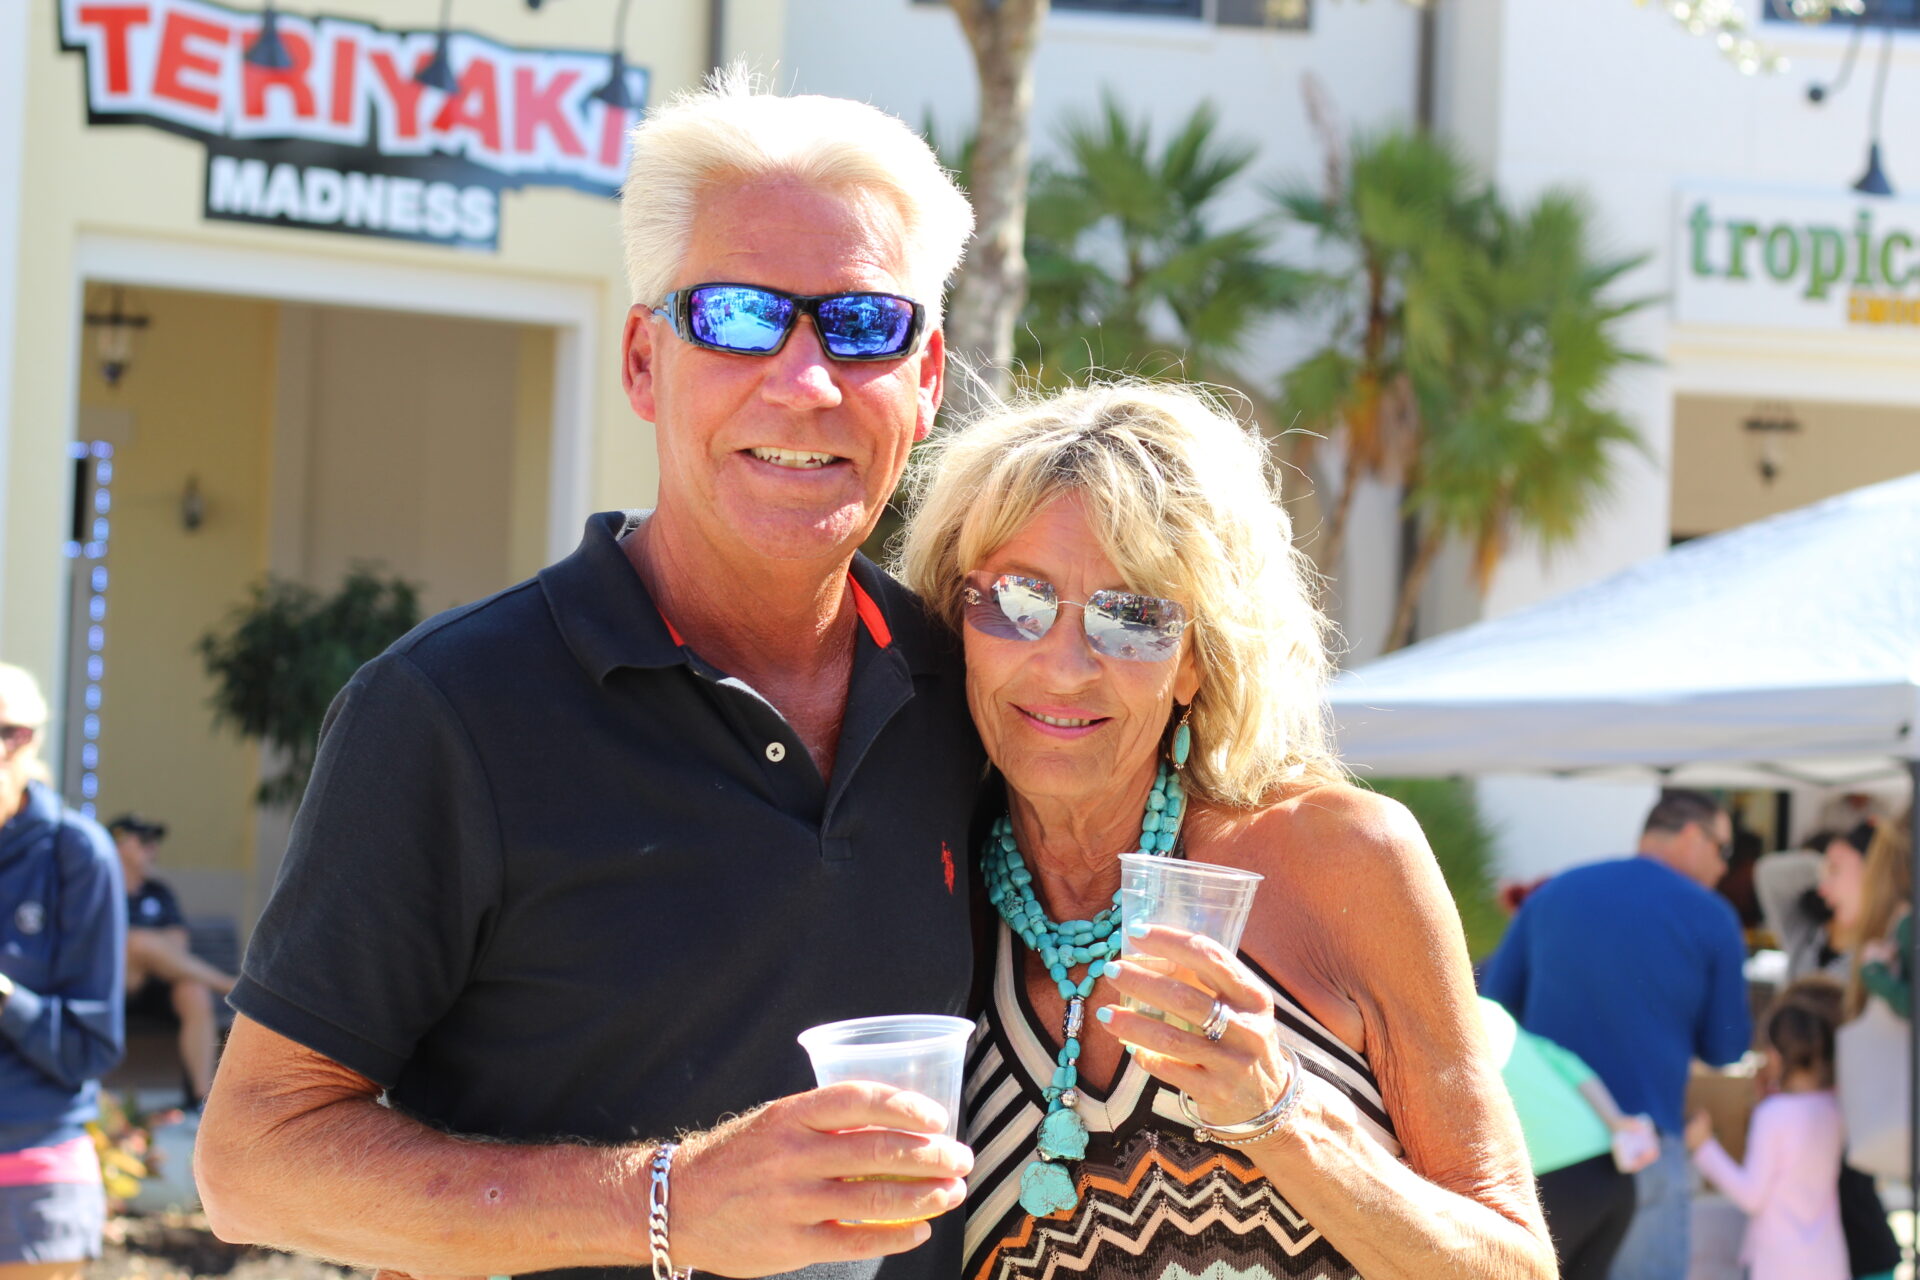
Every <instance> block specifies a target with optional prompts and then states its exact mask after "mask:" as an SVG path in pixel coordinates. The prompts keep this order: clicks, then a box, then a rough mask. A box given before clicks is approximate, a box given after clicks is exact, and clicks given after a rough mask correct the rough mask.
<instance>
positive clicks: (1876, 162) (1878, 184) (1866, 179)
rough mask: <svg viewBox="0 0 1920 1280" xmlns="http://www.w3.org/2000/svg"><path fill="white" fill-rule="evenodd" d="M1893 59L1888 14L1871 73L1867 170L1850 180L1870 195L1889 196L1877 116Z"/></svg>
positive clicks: (1882, 108)
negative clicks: (1882, 164)
mask: <svg viewBox="0 0 1920 1280" xmlns="http://www.w3.org/2000/svg"><path fill="white" fill-rule="evenodd" d="M1892 61H1893V18H1892V17H1891V15H1889V16H1888V18H1887V25H1886V31H1885V33H1884V34H1883V35H1882V36H1881V38H1880V65H1879V66H1878V67H1876V68H1875V69H1874V73H1873V114H1872V115H1871V116H1870V117H1869V124H1868V126H1867V129H1868V132H1867V171H1866V172H1865V173H1863V174H1861V175H1860V180H1859V181H1858V182H1856V183H1854V184H1853V189H1854V190H1855V191H1859V192H1863V193H1865V194H1866V195H1870V196H1890V195H1892V194H1893V183H1891V182H1889V181H1887V172H1886V170H1884V169H1882V168H1881V167H1880V119H1881V117H1882V116H1883V115H1885V113H1886V107H1887V64H1888V63H1890V62H1892Z"/></svg>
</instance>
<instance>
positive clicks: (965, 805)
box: [232, 512, 984, 1280]
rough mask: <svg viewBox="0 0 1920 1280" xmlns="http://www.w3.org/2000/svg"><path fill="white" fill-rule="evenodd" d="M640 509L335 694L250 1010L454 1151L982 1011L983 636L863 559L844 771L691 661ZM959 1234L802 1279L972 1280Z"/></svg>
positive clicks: (760, 1075) (626, 1130)
mask: <svg viewBox="0 0 1920 1280" xmlns="http://www.w3.org/2000/svg"><path fill="white" fill-rule="evenodd" d="M627 523H628V521H627V518H626V517H624V516H623V515H622V514H621V513H618V512H609V513H604V514H601V515H596V516H594V517H593V518H592V519H591V520H589V521H588V524H587V531H586V537H585V538H584V540H583V541H582V542H581V544H580V547H579V549H578V550H577V551H575V552H574V553H573V554H572V555H571V556H569V557H567V558H566V559H565V560H562V561H561V562H560V563H558V564H555V565H553V566H551V567H549V568H547V569H546V570H544V571H543V572H541V574H540V575H539V576H538V577H537V578H536V579H534V580H532V581H530V582H525V583H522V584H520V585H519V586H516V587H512V588H510V589H508V590H506V591H503V592H501V593H500V594H499V595H496V596H493V597H491V598H489V599H487V600H483V601H481V602H479V603H478V604H474V605H470V606H467V607H465V608H461V609H455V610H453V611H451V612H449V613H445V614H442V615H440V616H439V617H436V618H434V619H432V620H430V621H428V622H427V623H425V624H423V625H422V626H420V627H419V628H417V629H416V630H415V631H413V632H412V633H411V634H409V635H407V636H406V637H404V638H403V639H401V640H400V641H399V642H397V643H396V644H395V645H394V646H393V648H392V649H390V650H389V651H388V652H387V653H385V654H384V655H382V656H381V657H379V658H377V659H375V660H374V661H373V662H371V663H369V664H367V666H366V667H364V668H362V669H361V671H360V672H359V673H358V674H357V675H356V676H355V677H354V678H353V680H352V682H351V683H350V684H348V686H347V687H346V688H345V689H344V690H342V691H341V693H340V696H339V697H338V698H337V699H336V700H335V702H334V705H333V707H332V709H331V710H330V711H329V712H328V717H327V723H326V726H325V728H324V730H323V732H322V735H321V743H320V752H319V758H318V760H317V762H316V764H315V767H314V772H313V779H312V782H311V784H310V785H309V787H308V790H307V795H306V799H305V802H304V803H303V804H302V806H301V808H300V812H299V816H298V818H297V820H296V822H295V824H294V831H293V837H292V842H291V845H290V847H289V850H288V853H287V858H286V861H285V864H284V866H283V868H282V870H281V873H280V879H279V881H278V883H277V884H276V885H275V888H274V892H273V897H272V900H271V901H270V902H269V903H268V905H267V909H266V913H265V915H264V916H263V917H262V919H261V921H260V925H259V928H258V929H257V930H256V932H255V933H254V936H253V940H252V944H251V946H250V947H249V948H248V951H247V957H246V963H245V965H244V970H243V976H242V978H241V981H240V985H239V986H238V987H237V988H236V989H235V991H234V993H233V997H232V999H233V1003H234V1005H235V1006H236V1007H237V1008H239V1009H240V1010H241V1011H242V1012H244V1013H245V1014H247V1016H249V1017H251V1018H253V1019H255V1020H256V1021H258V1022H260V1023H262V1024H264V1025H266V1026H267V1027H270V1028H272V1029H273V1030H275V1031H277V1032H279V1033H280V1034H282V1035H285V1036H288V1037H290V1038H291V1039H294V1040H296V1041H299V1042H300V1043H301V1044H304V1045H306V1046H307V1047H309V1048H311V1049H314V1050H316V1051H318V1052H319V1053H322V1054H325V1055H326V1056H327V1057H329V1058H332V1059H334V1060H335V1061H337V1062H340V1063H342V1064H344V1065H346V1066H348V1067H350V1068H352V1069H353V1070H355V1071H358V1072H360V1073H361V1074H363V1075H365V1076H368V1077H369V1078H371V1079H373V1080H374V1081H376V1082H378V1083H380V1084H382V1085H384V1086H386V1088H387V1090H388V1096H389V1098H390V1100H391V1101H392V1103H393V1105H395V1106H396V1107H398V1108H400V1109H401V1110H404V1111H406V1112H408V1113H409V1114H412V1115H415V1116H418V1117H420V1118H421V1119H423V1120H426V1121H427V1122H429V1123H431V1124H434V1125H436V1126H439V1127H442V1128H444V1129H447V1130H451V1131H453V1132H457V1133H468V1134H481V1135H488V1136H494V1137H499V1138H505V1139H510V1140H519V1141H527V1142H539V1141H544V1140H549V1139H560V1138H573V1139H577V1138H586V1139H588V1140H592V1141H605V1142H609V1143H611V1142H624V1141H631V1140H634V1139H647V1138H654V1137H661V1136H668V1135H671V1134H672V1133H674V1132H675V1131H676V1130H680V1129H698V1128H706V1127H709V1126H711V1125H713V1124H715V1123H717V1122H718V1121H719V1120H721V1119H722V1118H723V1117H725V1116H727V1115H728V1114H729V1113H734V1112H739V1111H741V1110H744V1109H746V1108H748V1107H751V1106H754V1105H755V1104H757V1103H760V1102H763V1101H766V1100H768V1099H771V1098H776V1097H780V1096H783V1095H786V1094H790V1093H795V1092H799V1091H801V1090H804V1089H808V1088H811V1087H812V1085H813V1075H812V1071H811V1069H810V1067H809V1065H808V1062H807V1058H806V1055H805V1054H804V1053H803V1052H802V1051H801V1049H800V1047H799V1045H798V1044H796V1043H795V1041H794V1037H795V1036H796V1035H797V1034H798V1033H799V1032H800V1031H801V1030H803V1029H804V1028H806V1027H809V1026H812V1025H814V1024H816V1023H820V1022H827V1021H831V1020H834V1019H838V1018H852V1017H862V1016H866V1015H870V1014H881V1013H947V1014H958V1013H962V1012H964V1006H965V1004H966V998H967V987H968V978H969V965H970V941H969V931H968V876H969V870H968V868H969V861H970V860H969V859H968V858H967V856H966V853H967V845H966V842H967V838H968V821H969V817H970V815H971V811H972V805H973V800H974V794H975V790H976V786H977V784H978V781H979V778H980V775H981V771H982V766H983V759H984V757H983V755H982V753H981V750H980V746H979V742H978V740H977V738H976V737H975V736H974V733H973V729H972V726H971V723H970V721H969V719H968V716H967V708H966V698H965V692H964V689H963V686H962V672H961V667H960V661H959V654H958V646H957V644H956V643H955V642H954V641H953V640H952V639H951V638H950V637H949V636H947V635H945V634H944V633H943V632H942V630H941V629H940V628H939V627H938V626H937V625H936V624H934V623H933V622H931V621H930V620H929V619H928V618H927V617H926V615H925V614H924V613H923V612H922V610H921V608H920V606H919V604H918V601H917V600H916V598H915V597H914V596H913V595H912V594H911V593H909V592H908V591H907V590H906V589H905V588H903V587H901V586H900V585H899V584H897V583H895V582H893V581H892V580H891V579H890V578H888V577H887V576H886V575H885V574H883V573H881V572H880V571H879V570H878V569H876V568H875V567H874V566H873V565H872V564H870V563H868V562H867V561H865V560H864V559H857V560H856V561H855V563H854V567H853V580H854V584H855V587H856V590H855V593H854V594H855V598H856V601H857V602H858V603H859V605H860V609H859V613H860V617H861V625H860V627H859V629H858V637H857V640H856V650H855V655H854V662H853V674H852V679H851V685H850V688H849V696H848V703H847V712H846V717H845V721H844V724H843V727H842V729H841V735H840V744H839V749H838V755H837V757H836V762H835V766H834V775H833V778H832V779H831V781H830V782H824V783H823V782H822V780H821V778H820V775H819V772H818V770H817V769H816V768H815V767H814V764H813V760H812V757H811V756H809V755H808V754H807V750H806V747H805V746H804V744H803V743H802V742H801V741H800V739H799V737H798V736H797V735H796V734H795V733H794V731H793V729H792V728H791V727H790V726H789V725H788V724H787V723H786V721H785V720H784V719H783V718H782V717H781V716H780V714H779V713H778V712H777V711H776V710H775V709H774V708H773V706H772V705H771V704H770V703H768V702H767V701H766V700H765V699H764V698H762V697H761V696H760V695H759V694H757V693H756V692H754V691H753V690H752V689H751V688H750V687H748V686H747V685H745V684H743V683H742V682H740V681H738V680H735V679H732V678H730V677H728V676H727V675H726V674H725V673H724V672H721V671H717V670H715V669H714V668H713V667H711V666H709V665H707V664H706V663H705V662H702V661H701V660H700V658H699V657H698V655H696V654H695V653H693V652H692V651H691V650H689V649H687V648H685V647H684V646H682V645H681V644H680V643H678V641H677V638H676V637H675V635H674V634H673V633H672V631H671V628H670V627H669V626H668V625H667V624H666V623H665V622H664V621H663V620H662V618H661V616H660V614H659V612H658V611H657V610H656V609H655V607H654V606H653V604H652V602H651V600H650V598H649V597H648V595H647V592H646V589H645V587H644V586H643V584H642V583H641V581H640V578H639V576H638V575H637V574H636V573H635V572H634V571H633V568H632V566H631V565H630V564H629V563H628V562H627V559H626V557H625V556H624V554H623V553H622V551H621V549H620V546H619V544H618V541H617V539H618V537H619V535H620V534H621V532H622V531H623V529H624V528H625V527H627ZM713 589H714V590H716V591H723V590H726V589H727V584H725V583H715V584H714V588H713ZM959 1219H960V1214H959V1213H952V1214H948V1215H946V1217H945V1218H943V1219H942V1220H940V1222H939V1223H938V1224H937V1226H938V1228H939V1230H938V1231H937V1233H936V1236H935V1239H934V1241H933V1242H931V1243H930V1244H928V1245H927V1246H925V1247H923V1248H921V1249H918V1250H915V1251H914V1252H912V1253H910V1254H907V1255H904V1256H903V1257H900V1258H896V1259H889V1260H887V1261H886V1262H884V1263H864V1264H858V1265H853V1266H845V1267H820V1268H814V1269H811V1270H810V1271H808V1272H806V1273H805V1274H807V1275H809V1276H828V1275H831V1276H872V1275H876V1274H878V1275H884V1276H887V1277H900V1278H901V1280H906V1278H907V1277H918V1276H928V1277H933V1276H939V1277H941V1280H948V1278H949V1277H951V1276H953V1275H955V1274H957V1272H958V1267H959V1261H960V1259H959V1240H958V1229H959V1225H960V1222H959Z"/></svg>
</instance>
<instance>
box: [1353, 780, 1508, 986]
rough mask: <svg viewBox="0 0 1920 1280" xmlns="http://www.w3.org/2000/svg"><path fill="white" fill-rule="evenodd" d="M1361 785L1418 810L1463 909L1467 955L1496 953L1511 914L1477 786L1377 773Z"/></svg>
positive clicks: (1422, 826)
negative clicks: (1504, 905)
mask: <svg viewBox="0 0 1920 1280" xmlns="http://www.w3.org/2000/svg"><path fill="white" fill-rule="evenodd" d="M1361 785H1362V786H1365V787H1369V788H1371V789H1372V790H1374V791H1377V792H1379V793H1380V794H1381V795H1383V796H1387V797H1389V798H1391V799H1394V800H1398V801H1399V802H1400V803H1401V804H1403V805H1405V806H1407V808H1408V809H1410V810H1411V811H1412V812H1413V816H1414V817H1415V818H1416V819H1418V820H1419V823H1420V829H1421V830H1422V831H1424V832H1426V834H1427V843H1428V844H1430V845H1432V846H1433V856H1434V857H1435V858H1436V859H1437V860H1438V861H1439V863H1440V874H1441V875H1443V876H1445V877H1446V881H1447V888H1448V889H1449V890H1451V891H1452V893H1453V901H1454V905H1455V906H1456V907H1458V908H1459V911H1460V923H1461V925H1462V926H1463V927H1464V928H1465V929H1466V933H1467V954H1468V955H1470V956H1472V957H1473V959H1474V960H1475V961H1476V962H1478V961H1480V960H1483V959H1485V958H1486V957H1487V956H1489V955H1492V954H1493V949H1494V948H1495V947H1497V946H1499V945H1500V935H1501V934H1503V933H1504V932H1506V928H1507V916H1506V912H1504V911H1502V910H1501V909H1500V904H1499V903H1498V902H1497V901H1496V900H1495V897H1494V890H1495V886H1494V868H1493V830H1492V828H1490V827H1489V826H1488V825H1487V823H1486V820H1485V819H1484V818H1482V817H1481V815H1480V805H1479V803H1478V801H1477V800H1476V799H1475V797H1474V793H1473V787H1472V785H1471V784H1469V783H1467V782H1464V781H1462V780H1460V779H1458V778H1375V779H1372V780H1363V781H1362V783H1361Z"/></svg>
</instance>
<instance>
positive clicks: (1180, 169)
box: [1016, 92, 1302, 387]
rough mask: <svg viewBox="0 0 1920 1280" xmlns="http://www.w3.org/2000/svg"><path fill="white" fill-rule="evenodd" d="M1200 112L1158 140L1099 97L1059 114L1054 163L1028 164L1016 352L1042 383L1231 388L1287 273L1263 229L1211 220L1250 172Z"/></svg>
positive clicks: (1289, 282) (1243, 148)
mask: <svg viewBox="0 0 1920 1280" xmlns="http://www.w3.org/2000/svg"><path fill="white" fill-rule="evenodd" d="M1218 123H1219V114H1218V112H1217V111H1215V109H1214V108H1213V106H1212V105H1211V104H1210V103H1205V102H1203V103H1201V104H1200V105H1199V106H1198V107H1196V108H1194V110H1193V113H1192V114H1191V115H1190V116H1188V117H1187V119H1186V121H1185V122H1184V123H1183V124H1182V125H1181V126H1180V128H1179V129H1178V130H1176V131H1175V133H1174V134H1173V136H1172V137H1170V138H1168V139H1167V140H1166V141H1165V142H1164V143H1158V144H1157V143H1156V141H1155V139H1154V137H1153V131H1152V128H1151V126H1150V125H1149V124H1148V123H1147V122H1146V121H1145V120H1140V121H1134V120H1131V119H1129V118H1128V117H1127V115H1126V113H1125V112H1124V110H1123V109H1122V107H1121V105H1120V103H1119V101H1118V100H1117V99H1116V98H1115V97H1114V96H1113V94H1112V93H1111V92H1107V93H1105V94H1103V95H1102V99H1101V109H1100V111H1099V113H1098V115H1097V116H1095V117H1092V118H1089V117H1087V116H1084V115H1070V116H1068V117H1067V118H1066V121H1065V123H1064V124H1063V126H1062V128H1061V130H1060V143H1061V150H1062V152H1063V159H1062V160H1061V161H1060V162H1058V163H1055V164H1042V165H1039V166H1037V167H1036V170H1035V173H1034V181H1033V188H1032V196H1031V198H1030V200H1029V202H1028V207H1027V227H1026V231H1027V267H1028V303H1027V311H1026V315H1025V316H1024V318H1023V326H1022V329H1021V332H1020V333H1019V334H1018V335H1017V338H1016V354H1017V355H1018V356H1019V358H1020V359H1021V361H1022V362H1023V363H1024V365H1025V367H1026V372H1027V375H1028V376H1029V377H1030V378H1032V379H1034V380H1036V381H1037V382H1039V383H1040V384H1041V385H1043V386H1048V387H1057V386H1062V385H1066V384H1068V383H1071V382H1083V381H1085V380H1086V376H1087V375H1088V374H1089V373H1092V372H1094V371H1098V370H1117V371H1126V372H1130V373H1136V374H1145V375H1147V376H1155V377H1166V376H1175V377H1187V378H1196V379H1207V380H1215V381H1229V382H1230V381H1235V379H1234V377H1233V374H1232V370H1231V364H1232V362H1233V361H1234V360H1235V359H1236V358H1237V357H1238V356H1239V355H1240V354H1241V353H1242V352H1243V351H1244V349H1245V347H1246V344H1247V341H1248V339H1249V338H1250V336H1251V334H1252V332H1253V330H1254V328H1255V327H1256V326H1257V325H1258V324H1259V323H1260V322H1261V321H1262V320H1264V319H1266V318H1268V317H1270V316H1272V315H1275V314H1277V313H1278V312H1280V311H1282V310H1284V309H1285V308H1287V307H1288V306H1290V305H1291V304H1292V303H1293V301H1294V299H1295V297H1296V295H1297V294H1298V293H1299V290H1300V288H1301V284H1302V280H1301V275H1300V273H1299V272H1296V271H1294V270H1292V269H1291V268H1287V267H1283V266H1279V265H1277V264H1275V263H1274V262H1272V261H1271V260H1270V259H1269V258H1268V256H1267V249H1268V247H1269V244H1270V242H1271V240H1272V232H1271V230H1270V228H1269V227H1268V226H1267V225H1266V224H1265V223H1264V222H1247V223H1241V224H1237V225H1222V223H1221V220H1220V215H1219V213H1218V202H1219V200H1220V198H1221V197H1222V196H1223V195H1224V194H1225V193H1226V191H1227V190H1228V188H1229V187H1230V186H1231V184H1232V183H1233V182H1234V181H1235V180H1236V179H1237V178H1239V177H1240V175H1241V174H1242V173H1244V172H1245V171H1246V169H1247V167H1248V166H1249V165H1250V164H1252V163H1253V160H1254V156H1255V154H1256V148H1255V146H1254V145H1253V144H1252V143H1248V142H1243V141H1237V140H1233V141H1230V140H1223V139H1221V138H1220V137H1219V136H1218V134H1217V129H1218Z"/></svg>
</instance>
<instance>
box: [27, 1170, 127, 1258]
mask: <svg viewBox="0 0 1920 1280" xmlns="http://www.w3.org/2000/svg"><path fill="white" fill-rule="evenodd" d="M106 1221H107V1197H106V1192H105V1191H103V1190H102V1189H101V1187H100V1184H99V1183H97V1182H95V1183H91V1184H88V1183H76V1182H53V1183H46V1184H43V1185H40V1186H32V1187H0V1264H4V1263H9V1262H77V1261H79V1260H80V1259H82V1258H97V1257H99V1256H100V1232H101V1229H102V1228H103V1227H104V1226H105V1225H106Z"/></svg>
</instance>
